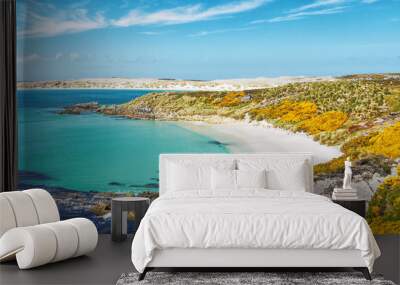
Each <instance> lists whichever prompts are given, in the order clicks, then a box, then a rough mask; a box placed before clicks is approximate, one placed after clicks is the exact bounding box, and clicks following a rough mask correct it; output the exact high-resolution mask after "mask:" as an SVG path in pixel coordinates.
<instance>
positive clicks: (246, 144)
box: [178, 121, 341, 164]
mask: <svg viewBox="0 0 400 285" xmlns="http://www.w3.org/2000/svg"><path fill="white" fill-rule="evenodd" d="M178 124H179V125H181V126H182V127H185V128H188V129H190V130H192V131H195V132H197V133H200V134H203V135H205V136H208V137H210V138H213V139H215V140H216V141H218V142H220V143H223V144H226V147H227V148H228V149H229V151H230V152H232V153H253V152H311V153H312V154H313V157H314V164H318V163H321V162H326V161H329V160H331V159H332V158H335V157H338V156H340V155H341V152H340V150H339V148H338V147H328V146H324V145H321V144H319V143H318V142H316V141H314V140H313V139H312V138H311V137H309V136H307V135H306V134H304V133H291V132H289V131H286V130H282V129H278V128H274V127H272V126H270V125H267V124H256V123H248V122H245V121H243V122H236V121H235V122H232V121H231V122H224V123H221V124H210V123H205V122H183V123H178Z"/></svg>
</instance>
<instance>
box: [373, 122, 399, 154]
mask: <svg viewBox="0 0 400 285" xmlns="http://www.w3.org/2000/svg"><path fill="white" fill-rule="evenodd" d="M366 150H367V151H368V152H369V153H374V154H382V155H385V156H388V157H391V158H397V157H400V122H397V123H396V124H394V125H392V126H390V127H387V128H385V129H384V130H383V131H382V132H380V133H379V134H377V135H376V136H374V137H372V138H371V139H370V145H369V146H368V147H367V148H366Z"/></svg>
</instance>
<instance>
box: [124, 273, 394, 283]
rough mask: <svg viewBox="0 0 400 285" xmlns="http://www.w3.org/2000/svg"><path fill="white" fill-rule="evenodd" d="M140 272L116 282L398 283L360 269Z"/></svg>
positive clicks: (125, 276) (128, 274)
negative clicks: (367, 275)
mask: <svg viewBox="0 0 400 285" xmlns="http://www.w3.org/2000/svg"><path fill="white" fill-rule="evenodd" d="M138 276H139V274H138V273H127V274H122V275H121V277H120V278H119V279H118V281H117V285H136V284H138V285H139V284H140V285H146V284H157V285H164V284H171V285H178V284H179V285H185V284H212V285H236V284H237V285H239V284H240V285H246V284H249V285H250V284H251V285H254V284H266V285H298V284H316V285H320V284H321V285H322V284H324V285H350V284H351V285H353V284H354V285H358V284H368V285H395V283H393V282H392V281H388V280H384V279H383V278H382V277H381V276H374V275H373V276H372V277H373V280H372V281H368V280H366V279H364V276H363V275H362V274H361V273H359V272H318V273H313V272H148V273H147V274H146V278H145V279H144V280H142V281H138V280H137V279H138Z"/></svg>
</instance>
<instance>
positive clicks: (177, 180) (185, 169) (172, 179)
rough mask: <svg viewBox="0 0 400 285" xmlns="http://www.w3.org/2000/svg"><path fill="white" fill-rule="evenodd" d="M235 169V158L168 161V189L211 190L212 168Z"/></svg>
mask: <svg viewBox="0 0 400 285" xmlns="http://www.w3.org/2000/svg"><path fill="white" fill-rule="evenodd" d="M212 168H215V169H234V168H235V161H234V160H206V159H204V160H197V161H191V160H175V161H169V162H168V163H167V179H166V181H167V189H168V190H167V191H185V190H188V191H190V190H211V169H212Z"/></svg>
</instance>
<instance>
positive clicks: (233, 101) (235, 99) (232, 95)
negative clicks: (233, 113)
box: [218, 91, 246, 107]
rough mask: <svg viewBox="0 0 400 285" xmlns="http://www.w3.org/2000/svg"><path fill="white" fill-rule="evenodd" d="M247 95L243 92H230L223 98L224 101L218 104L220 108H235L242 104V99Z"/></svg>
mask: <svg viewBox="0 0 400 285" xmlns="http://www.w3.org/2000/svg"><path fill="white" fill-rule="evenodd" d="M245 95H246V94H245V93H244V92H243V91H241V92H229V93H228V94H226V95H225V96H224V97H223V98H222V101H221V102H220V103H219V104H218V105H219V106H220V107H233V106H237V105H239V104H240V103H242V98H243V97H244V96H245Z"/></svg>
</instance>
